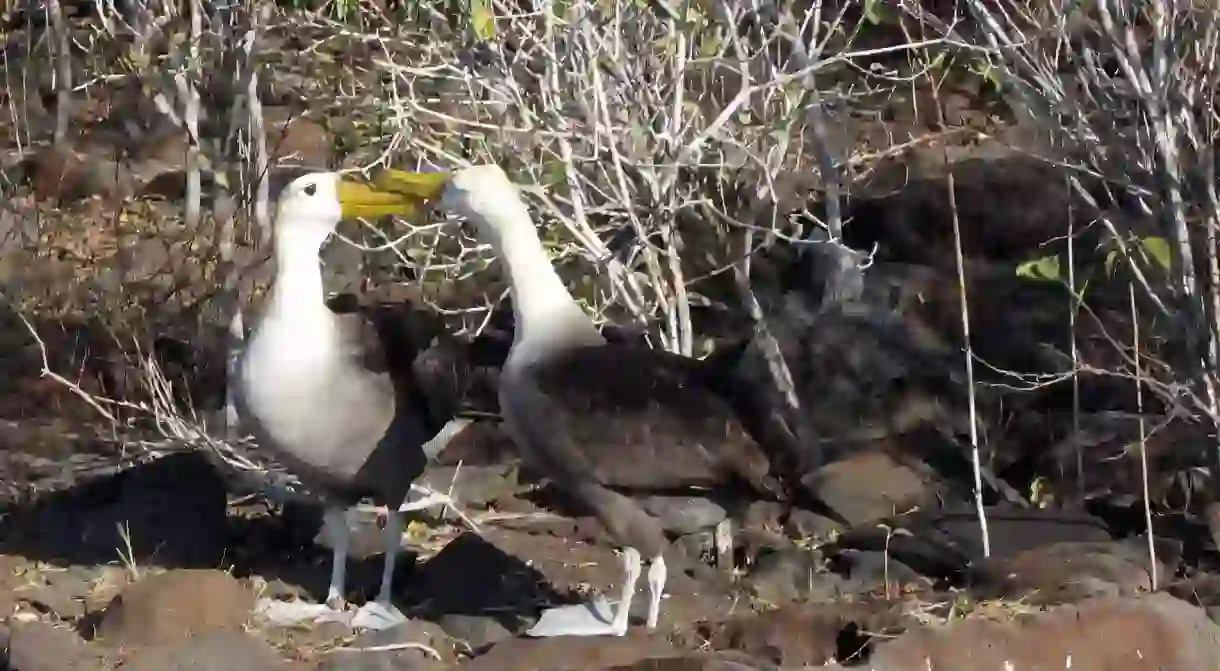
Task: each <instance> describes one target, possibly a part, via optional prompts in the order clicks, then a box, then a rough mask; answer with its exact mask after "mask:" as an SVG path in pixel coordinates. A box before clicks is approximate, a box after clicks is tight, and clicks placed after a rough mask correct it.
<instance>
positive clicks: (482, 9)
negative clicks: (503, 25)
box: [470, 0, 496, 42]
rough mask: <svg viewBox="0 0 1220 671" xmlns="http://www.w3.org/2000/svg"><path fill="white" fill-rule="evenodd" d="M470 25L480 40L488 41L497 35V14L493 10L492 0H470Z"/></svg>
mask: <svg viewBox="0 0 1220 671" xmlns="http://www.w3.org/2000/svg"><path fill="white" fill-rule="evenodd" d="M470 25H471V27H473V28H474V34H475V35H477V36H478V38H479V39H480V40H483V41H485V42H486V41H489V40H491V39H493V38H494V37H495V36H496V15H495V12H493V11H492V10H491V0H470Z"/></svg>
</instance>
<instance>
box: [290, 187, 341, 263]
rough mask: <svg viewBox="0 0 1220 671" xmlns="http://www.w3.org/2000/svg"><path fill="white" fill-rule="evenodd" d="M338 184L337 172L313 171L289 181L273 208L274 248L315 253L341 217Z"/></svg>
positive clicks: (332, 231)
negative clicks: (274, 209)
mask: <svg viewBox="0 0 1220 671" xmlns="http://www.w3.org/2000/svg"><path fill="white" fill-rule="evenodd" d="M339 184H340V177H339V174H338V173H334V172H315V173H310V174H308V175H302V176H300V177H298V178H296V179H294V180H292V182H290V183H289V184H288V186H287V187H285V188H284V191H283V192H282V193H281V194H280V198H279V201H278V202H277V204H276V211H275V237H276V244H277V246H278V247H280V248H282V249H289V248H291V249H300V250H301V253H310V254H315V255H316V254H317V253H318V250H320V249H321V248H322V244H323V243H325V242H326V238H327V237H329V236H330V234H331V233H334V232H335V228H336V227H337V226H338V225H339V221H340V220H342V219H343V205H342V202H341V200H340V196H339Z"/></svg>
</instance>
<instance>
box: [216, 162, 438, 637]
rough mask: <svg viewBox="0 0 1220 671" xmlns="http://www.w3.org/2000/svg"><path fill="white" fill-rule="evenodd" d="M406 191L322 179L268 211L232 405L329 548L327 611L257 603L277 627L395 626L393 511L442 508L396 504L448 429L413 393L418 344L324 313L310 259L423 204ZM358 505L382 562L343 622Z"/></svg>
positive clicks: (296, 183)
mask: <svg viewBox="0 0 1220 671" xmlns="http://www.w3.org/2000/svg"><path fill="white" fill-rule="evenodd" d="M420 181H421V180H420V179H417V180H415V183H418V182H420ZM424 181H425V182H426V180H424ZM404 188H405V189H406V191H400V192H392V191H384V190H379V189H377V188H374V187H373V186H371V185H369V184H366V183H363V182H360V181H357V180H355V179H351V178H348V177H345V176H342V175H340V174H337V173H328V172H320V173H313V174H308V175H304V176H302V177H299V178H297V179H295V180H293V181H292V182H291V183H290V184H289V185H288V186H287V187H286V188H285V189H284V191H283V193H282V195H281V196H280V198H279V200H278V203H277V210H276V219H275V231H274V237H275V256H274V259H275V265H276V270H275V278H274V284H273V285H272V288H271V292H270V295H269V296H268V298H267V301H266V304H265V305H264V306H263V310H262V313H261V315H260V316H259V317H258V319H257V322H256V324H255V327H254V330H253V333H252V335H251V337H250V339H249V341H248V342H247V343H246V347H245V350H244V352H243V353H242V354H241V358H240V359H239V361H238V363H237V366H238V368H237V380H236V388H235V392H236V393H235V394H234V397H235V400H236V403H237V407H238V411H239V417H240V419H241V421H242V423H243V425H244V426H246V427H247V428H248V429H249V430H250V431H251V432H252V433H253V434H254V435H255V437H256V438H257V439H258V442H259V445H260V446H261V447H264V448H266V449H268V450H269V452H270V453H271V454H273V455H275V456H276V457H277V458H278V459H279V460H280V461H282V462H283V463H284V465H285V466H287V467H288V468H289V470H290V471H291V472H293V473H294V474H295V475H296V476H297V477H298V478H299V479H300V480H301V482H302V483H303V484H304V485H305V486H306V487H307V488H308V489H309V490H311V491H312V492H313V493H315V494H317V495H319V496H320V497H321V498H322V499H323V501H324V503H325V512H324V515H323V521H324V527H323V528H324V533H326V535H327V537H328V540H329V542H330V545H331V547H332V551H333V554H332V564H331V578H330V585H329V588H328V590H327V596H326V603H325V604H317V605H313V604H305V603H300V602H297V603H286V602H278V601H275V602H273V601H267V602H264V603H261V604H260V610H261V611H262V612H264V614H267V615H268V616H269V617H271V618H272V619H273V620H275V621H277V622H280V623H287V622H292V621H298V620H308V619H315V620H327V619H337V620H341V621H350V623H351V624H352V626H354V627H358V628H374V629H381V628H387V627H390V626H394V625H395V624H397V623H399V622H402V621H404V618H403V616H402V614H401V613H400V612H399V611H398V610H397V609H396V608H395V607H394V606H393V604H392V603H391V593H392V592H391V590H392V582H393V572H394V565H395V560H396V558H397V555H398V551H399V545H400V543H401V539H402V530H401V520H400V517H399V513H400V512H404V511H407V510H418V509H423V508H426V507H429V506H432V505H437V504H440V503H446V502H448V497H444V496H443V495H435V496H431V497H426V498H424V499H422V500H417V501H413V502H411V503H407V504H404V503H403V502H404V500H405V498H406V496H407V493H408V492H409V491H411V490H412V489H416V487H415V486H414V485H413V481H414V480H415V479H416V478H417V477H419V475H420V474H421V473H422V471H423V469H424V466H425V465H426V462H427V458H428V457H427V455H426V454H425V452H424V450H423V446H424V444H425V443H427V442H428V441H429V439H430V438H432V437H433V436H434V435H436V434H437V433H438V432H439V431H440V430H441V427H442V426H444V423H445V421H447V418H446V417H444V414H445V413H444V412H443V410H442V412H439V413H437V412H430V410H436V408H429V405H428V404H429V399H428V398H425V397H424V396H423V395H422V391H421V389H420V387H421V384H420V380H419V373H420V371H419V370H418V366H419V365H420V364H419V363H418V361H417V360H418V359H419V355H420V354H421V350H422V349H424V348H426V347H427V343H412V342H411V341H410V338H406V337H402V331H403V328H396V327H404V325H402V324H395V323H393V321H392V320H391V321H387V320H385V319H382V320H380V321H377V320H375V319H370V318H369V315H365V314H361V313H360V312H350V313H346V314H340V313H337V312H335V311H333V310H332V309H331V308H330V307H328V305H327V304H326V302H325V295H324V292H323V285H322V272H321V267H320V260H319V256H318V254H319V252H320V251H321V248H322V245H323V244H324V243H325V242H326V240H327V238H329V237H330V235H331V234H332V233H333V232H334V231H335V229H336V227H337V226H338V224H339V222H340V220H342V219H347V218H353V217H378V216H381V215H386V214H402V215H406V214H410V213H411V212H413V211H415V210H417V209H418V207H419V206H420V205H421V203H422V201H421V199H420V198H419V197H415V196H412V195H411V193H410V191H409V189H410V184H408V185H407V186H406V187H404ZM396 331H397V332H398V337H397V338H395V337H394V334H395V332H396ZM438 414H439V415H441V417H440V418H439V419H438V417H437V415H438ZM365 496H368V497H370V498H372V499H373V501H374V502H375V503H376V504H378V505H379V506H384V507H385V509H386V510H387V519H386V524H385V535H384V539H385V564H384V569H383V572H382V579H381V589H380V591H379V592H378V595H377V597H376V599H375V600H374V601H371V602H368V603H366V604H365V605H364V606H362V607H361V608H360V609H359V610H358V611H356V613H355V614H354V615H353V614H352V613H350V612H349V611H348V610H347V608H346V605H347V604H346V600H345V598H344V588H345V575H346V564H347V552H348V544H349V540H348V536H349V529H348V521H347V517H346V515H347V510H348V508H350V507H351V506H352V505H353V504H355V503H356V502H358V501H359V500H360V499H361V498H362V497H365ZM400 505H401V508H400Z"/></svg>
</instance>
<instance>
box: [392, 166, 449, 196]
mask: <svg viewBox="0 0 1220 671" xmlns="http://www.w3.org/2000/svg"><path fill="white" fill-rule="evenodd" d="M452 179H453V173H452V172H448V171H436V172H410V171H407V170H395V169H393V168H386V169H385V170H382V171H381V172H379V173H377V175H376V176H374V177H373V184H374V185H376V187H377V188H378V189H380V190H382V191H390V192H393V193H397V194H400V195H403V196H409V197H412V198H415V199H416V200H418V201H419V202H421V203H432V202H435V201H437V200H440V199H441V197H442V196H443V195H444V194H445V187H447V186H449V181H450V180H452Z"/></svg>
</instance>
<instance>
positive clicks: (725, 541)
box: [712, 517, 733, 573]
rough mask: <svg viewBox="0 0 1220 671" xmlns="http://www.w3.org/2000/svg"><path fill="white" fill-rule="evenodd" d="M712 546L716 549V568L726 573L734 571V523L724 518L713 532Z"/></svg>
mask: <svg viewBox="0 0 1220 671" xmlns="http://www.w3.org/2000/svg"><path fill="white" fill-rule="evenodd" d="M712 545H713V547H715V548H716V566H717V568H719V569H720V570H721V571H724V572H725V573H730V572H732V570H733V521H732V519H731V518H728V517H726V518H724V519H723V520H720V523H719V524H717V525H716V528H715V529H713V530H712Z"/></svg>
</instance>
